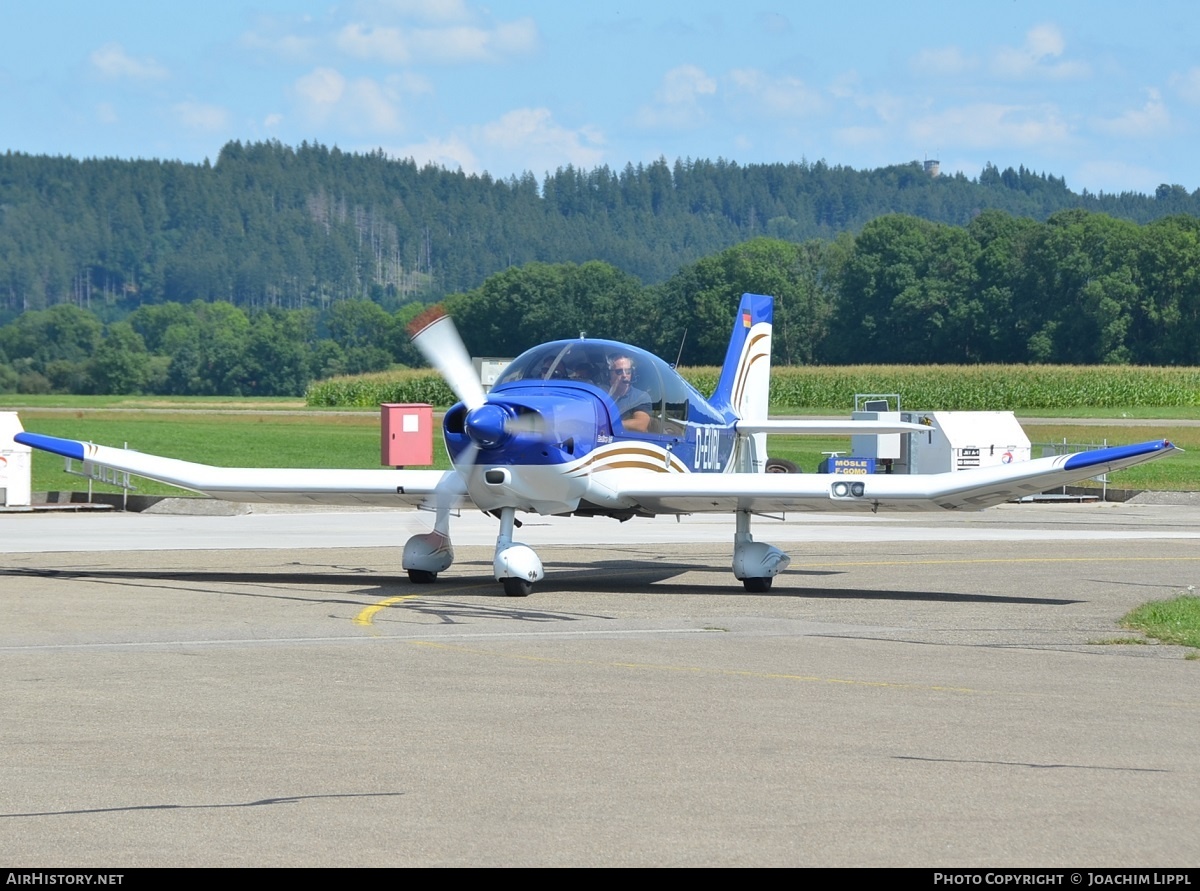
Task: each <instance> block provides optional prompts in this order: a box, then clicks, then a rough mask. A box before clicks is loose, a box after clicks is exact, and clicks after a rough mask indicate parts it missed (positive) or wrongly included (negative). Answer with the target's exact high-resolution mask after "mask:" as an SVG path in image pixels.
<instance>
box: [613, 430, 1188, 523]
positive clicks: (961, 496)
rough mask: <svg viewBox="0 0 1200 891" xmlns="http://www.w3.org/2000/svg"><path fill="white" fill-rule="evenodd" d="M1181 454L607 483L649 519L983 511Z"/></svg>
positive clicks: (1166, 450) (657, 476) (1135, 450)
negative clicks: (740, 513)
mask: <svg viewBox="0 0 1200 891" xmlns="http://www.w3.org/2000/svg"><path fill="white" fill-rule="evenodd" d="M1173 451H1176V447H1175V446H1174V445H1172V444H1171V443H1170V442H1168V441H1167V440H1157V441H1153V442H1145V443H1140V444H1138V445H1129V446H1116V447H1113V448H1107V449H1098V450H1095V451H1090V452H1077V453H1075V454H1071V455H1059V456H1056V457H1050V458H1038V459H1036V460H1033V461H1023V462H1020V463H1017V464H1002V465H999V466H997V467H979V468H974V469H971V470H960V471H955V472H950V473H936V474H913V475H908V474H870V475H862V476H854V475H849V474H816V473H804V474H750V473H728V474H718V473H713V474H708V473H695V474H667V473H648V472H645V471H637V472H628V473H624V474H623V475H622V476H620V477H618V478H617V479H613V478H612V476H606V477H605V485H606V486H608V487H610V488H611V489H612V490H613V491H614V492H615V493H617V494H618V495H619V497H620V498H621V499H623V500H627V501H628V502H629V503H630V504H631V505H637V506H639V507H641V508H643V509H644V510H646V511H647V512H649V513H656V514H657V513H664V514H679V513H706V512H726V511H735V510H748V511H756V512H761V513H784V512H797V511H871V512H876V511H885V512H891V511H932V510H981V509H982V508H985V507H991V506H992V505H996V504H1001V503H1003V502H1005V501H1013V500H1015V499H1018V498H1023V497H1025V496H1026V495H1034V494H1037V493H1039V492H1045V491H1046V490H1047V489H1053V488H1055V487H1057V486H1063V485H1067V484H1068V483H1074V482H1078V481H1080V480H1084V479H1088V478H1090V477H1094V476H1099V475H1100V474H1103V473H1107V472H1110V471H1113V470H1120V469H1121V468H1123V467H1132V466H1133V465H1135V464H1141V463H1143V462H1145V461H1152V460H1154V459H1156V458H1161V457H1164V456H1166V455H1168V454H1170V453H1171V452H1173Z"/></svg>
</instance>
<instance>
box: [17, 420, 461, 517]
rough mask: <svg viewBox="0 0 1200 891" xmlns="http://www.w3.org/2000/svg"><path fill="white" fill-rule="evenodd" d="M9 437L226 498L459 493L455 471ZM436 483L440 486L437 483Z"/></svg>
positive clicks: (394, 502)
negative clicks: (197, 459)
mask: <svg viewBox="0 0 1200 891" xmlns="http://www.w3.org/2000/svg"><path fill="white" fill-rule="evenodd" d="M13 438H14V439H15V440H16V441H17V442H19V443H21V444H22V445H27V446H31V447H32V448H35V449H41V450H42V451H45V452H52V453H53V454H55V455H62V456H63V457H65V458H73V459H75V460H77V461H82V462H84V467H85V468H86V467H87V466H88V465H98V466H100V467H111V468H113V469H114V470H118V471H128V472H129V473H132V474H136V475H137V476H142V477H145V478H147V479H151V480H157V481H158V482H160V483H167V484H169V485H172V486H179V487H180V488H183V489H191V490H193V491H196V492H201V493H203V494H205V495H208V496H211V497H213V498H220V499H223V500H225V501H246V502H256V503H276V504H344V505H364V504H371V505H387V506H399V505H406V504H407V505H420V504H422V503H424V502H425V501H426V500H427V499H428V498H429V496H431V495H435V494H439V493H442V492H445V491H452V492H453V493H454V494H455V495H459V494H461V486H459V485H458V484H457V479H458V474H456V473H455V472H454V471H441V470H384V469H380V470H327V469H322V468H308V469H290V468H288V469H285V468H262V467H214V466H212V465H210V464H195V463H192V462H191V461H178V460H176V459H174V458H162V457H159V456H158V455H147V454H145V453H143V452H135V451H132V450H130V449H118V448H112V447H110V446H102V445H95V444H94V443H90V442H79V441H77V440H74V439H60V438H59V437H57V436H46V435H44V434H41V433H18V434H16V435H15V436H14V437H13ZM439 485H442V486H443V489H438V486H439Z"/></svg>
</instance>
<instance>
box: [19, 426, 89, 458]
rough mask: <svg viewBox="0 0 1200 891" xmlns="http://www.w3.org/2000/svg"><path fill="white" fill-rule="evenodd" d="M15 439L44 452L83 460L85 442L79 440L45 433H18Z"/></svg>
mask: <svg viewBox="0 0 1200 891" xmlns="http://www.w3.org/2000/svg"><path fill="white" fill-rule="evenodd" d="M13 440H14V441H15V442H19V443H20V444H21V445H27V446H29V447H30V448H34V449H41V450H42V451H43V452H51V453H53V454H55V455H62V456H63V457H64V458H75V459H76V460H79V461H82V460H83V443H81V442H77V441H75V440H74V439H60V438H59V437H57V436H47V435H46V434H44V433H18V434H17V435H16V436H14V437H13Z"/></svg>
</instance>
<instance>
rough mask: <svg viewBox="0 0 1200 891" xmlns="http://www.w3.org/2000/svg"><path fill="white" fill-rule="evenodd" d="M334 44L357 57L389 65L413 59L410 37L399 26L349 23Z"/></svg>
mask: <svg viewBox="0 0 1200 891" xmlns="http://www.w3.org/2000/svg"><path fill="white" fill-rule="evenodd" d="M334 44H335V45H336V46H337V48H338V49H340V50H341V51H342V52H344V53H346V54H347V55H350V56H353V57H354V58H356V59H370V60H373V61H376V62H385V63H387V64H389V65H404V64H406V63H408V62H409V61H411V59H412V51H411V50H410V49H409V43H408V38H407V37H406V36H405V34H404V32H403V31H401V30H400V29H399V28H370V27H368V26H366V25H361V24H353V25H347V26H346V27H344V28H343V29H342V30H341V31H339V32H338V35H337V37H336V38H334Z"/></svg>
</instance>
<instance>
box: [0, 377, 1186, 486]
mask: <svg viewBox="0 0 1200 891" xmlns="http://www.w3.org/2000/svg"><path fill="white" fill-rule="evenodd" d="M0 398H3V400H4V403H5V404H4V405H2V406H0V409H4V410H11V409H17V410H19V411H21V417H22V422H23V423H24V425H25V428H26V429H27V430H34V431H37V432H39V433H47V434H50V435H52V436H62V437H66V438H69V439H80V440H90V441H92V442H97V443H100V444H103V445H110V446H123V445H125V444H126V443H128V446H129V448H133V449H137V450H139V451H143V452H151V453H154V454H158V455H166V456H168V457H173V458H182V459H185V460H189V461H199V462H203V463H207V464H217V465H224V466H242V467H275V466H278V467H330V468H332V467H355V468H371V467H378V466H380V465H379V419H378V415H377V414H375V413H373V412H325V411H314V410H306V409H304V408H302V407H301V406H300V403H298V402H297V401H296V400H262V399H253V400H233V399H184V400H180V399H163V398H149V397H83V396H79V397H36V398H35V397H23V398H26V399H30V400H34V402H36V404H29V405H25V404H22V403H20V402H19V401H18V400H17V398H16V397H11V396H8V395H6V396H4V397H0ZM812 413H814V414H828V415H836V414H839V412H837V411H836V410H833V409H825V410H823V411H814V412H812ZM1164 413H1165V410H1164ZM1091 414H1092V413H1091V412H1088V411H1087V410H1079V412H1078V413H1077V415H1076V416H1077V417H1090V416H1091ZM1097 414H1098V413H1097ZM1119 414H1120V413H1118V417H1119ZM1026 433H1027V434H1028V436H1029V438H1030V439H1031V440H1032V441H1033V442H1034V443H1035V444H1037V443H1047V442H1056V443H1057V442H1061V441H1062V440H1064V439H1066V441H1067V442H1069V443H1073V444H1077V443H1097V444H1099V443H1101V442H1103V441H1105V440H1107V441H1108V443H1109V444H1112V445H1116V444H1125V443H1131V442H1141V441H1144V440H1148V439H1159V438H1167V439H1171V440H1172V441H1174V442H1175V443H1176V444H1177V445H1179V446H1181V447H1182V448H1183V449H1184V450H1185V451H1184V452H1183V453H1181V454H1176V455H1172V456H1171V457H1169V458H1166V459H1164V460H1162V461H1156V462H1152V463H1151V464H1148V465H1144V466H1142V467H1135V468H1131V469H1129V470H1125V471H1121V472H1120V473H1118V474H1114V475H1113V476H1112V477H1111V478H1110V485H1113V486H1117V487H1120V488H1131V489H1169V490H1188V491H1198V490H1200V427H1183V426H1171V425H1170V424H1167V425H1161V426H1159V425H1147V426H1134V427H1130V426H1118V425H1115V424H1114V425H1112V426H1107V425H1105V426H1083V425H1073V424H1071V423H1070V420H1069V419H1064V420H1063V422H1062V423H1061V424H1054V425H1030V426H1028V427H1027V428H1026ZM434 439H435V460H436V461H437V462H438V463H437V465H436V466H439V467H448V466H449V463H448V461H447V459H446V456H445V452H444V449H443V447H442V443H441V437H440V436H435V437H434ZM831 451H840V452H842V453H843V454H848V453H849V451H850V439H849V437H795V436H790V437H784V436H773V437H771V439H770V442H769V452H770V454H771V455H772V456H774V457H780V458H787V459H789V460H791V461H794V462H796V463H797V464H799V465H800V468H801V469H802V470H803V471H805V472H808V473H811V472H814V471H815V470H816V468H817V465H818V464H819V463H820V461H821V459H822V458H823V457H824V455H823V454H822V453H823V452H831ZM1039 455H1040V451H1039V450H1038V449H1037V447H1036V445H1035V449H1034V457H1038V456H1039ZM62 466H63V461H62V459H61V458H57V457H55V456H53V455H47V454H45V453H42V452H35V453H34V461H33V473H34V478H33V489H34V491H47V490H56V489H75V490H81V489H84V488H86V482H84V481H83V480H81V479H78V478H73V477H68V476H65V475H64V474H63V473H62ZM96 488H97V491H109V490H110V489H104V488H103V487H100V486H99V485H97V487H96ZM138 491H139V492H143V493H147V494H164V493H167V492H170V491H175V490H172V489H171V488H170V487H165V486H160V485H158V484H155V483H150V482H147V481H144V480H139V481H138Z"/></svg>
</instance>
